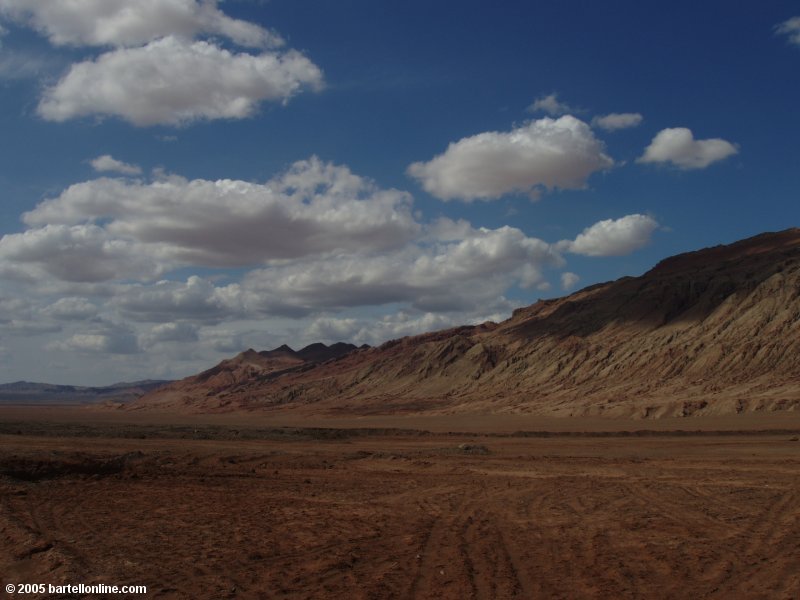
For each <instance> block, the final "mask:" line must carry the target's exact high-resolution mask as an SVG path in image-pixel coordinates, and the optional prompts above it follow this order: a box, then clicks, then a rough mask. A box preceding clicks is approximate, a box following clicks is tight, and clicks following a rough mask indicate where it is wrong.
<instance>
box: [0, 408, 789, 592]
mask: <svg viewBox="0 0 800 600" xmlns="http://www.w3.org/2000/svg"><path fill="white" fill-rule="evenodd" d="M0 416H2V415H0ZM639 424H640V425H641V422H639ZM0 425H3V426H4V427H5V428H4V429H3V431H5V432H6V433H3V434H0V574H2V583H3V584H4V585H5V584H7V583H53V584H58V583H92V582H98V583H99V582H103V583H107V584H118V585H123V584H140V585H147V586H148V594H147V596H146V597H148V598H354V599H358V598H365V599H366V598H453V599H456V598H458V599H461V598H526V599H527V598H648V599H649V598H726V599H728V598H770V599H775V598H777V599H781V598H786V599H790V598H798V597H800V441H796V434H793V433H791V432H790V433H787V432H781V433H772V434H763V433H750V434H730V433H729V434H727V435H719V434H716V435H715V434H713V433H705V434H698V433H696V434H693V435H667V434H664V433H662V434H659V435H638V436H637V435H626V436H608V435H605V436H598V437H591V436H574V435H573V436H570V435H561V436H555V437H547V438H535V437H514V436H508V435H504V436H497V435H486V434H481V435H470V436H466V435H452V434H451V435H448V434H446V433H428V434H422V433H417V434H414V433H408V432H406V433H399V432H392V431H390V430H377V429H376V430H373V431H372V432H371V433H367V432H364V431H353V430H345V429H338V430H337V429H327V430H311V429H291V430H289V429H287V430H278V429H271V430H270V429H268V428H263V429H260V430H255V429H253V430H246V429H235V428H232V427H230V426H228V425H225V426H214V425H209V424H204V425H200V424H196V423H195V424H192V425H189V426H183V427H182V426H178V425H174V424H165V423H162V424H160V425H159V424H155V425H153V424H151V425H144V424H130V425H128V426H126V427H123V428H120V426H112V425H111V424H109V423H104V422H99V421H98V422H96V423H94V425H92V426H91V427H89V426H86V427H84V428H83V429H81V428H79V427H77V426H76V425H75V424H74V423H72V424H64V425H54V424H42V423H34V422H32V421H28V422H19V423H10V422H9V421H8V420H6V421H2V420H0ZM9 431H14V432H15V431H18V432H19V433H8V432H9ZM34 431H35V432H37V433H39V434H42V435H35V436H34V435H30V433H31V432H34ZM114 436H116V437H114ZM120 436H124V437H120ZM204 437H205V438H210V439H197V438H204ZM142 438H143V439H142ZM180 438H186V439H180ZM465 443H466V444H471V445H472V446H473V447H471V448H470V447H467V448H460V447H459V446H460V445H461V444H465ZM482 447H485V448H486V449H487V450H488V453H483V448H482ZM4 585H3V587H4ZM14 597H23V596H19V595H17V596H14ZM24 597H27V598H33V597H36V596H35V595H26V596H24ZM39 597H42V596H39Z"/></svg>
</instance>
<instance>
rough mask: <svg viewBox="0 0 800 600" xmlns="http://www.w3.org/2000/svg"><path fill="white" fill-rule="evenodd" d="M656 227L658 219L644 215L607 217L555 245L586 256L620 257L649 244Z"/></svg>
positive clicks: (563, 249)
mask: <svg viewBox="0 0 800 600" xmlns="http://www.w3.org/2000/svg"><path fill="white" fill-rule="evenodd" d="M657 228H658V222H657V221H656V220H655V219H653V218H652V217H648V216H646V215H627V216H625V217H622V218H620V219H616V220H615V219H606V220H604V221H598V222H597V223H595V224H594V225H592V226H591V227H587V228H586V229H584V230H583V232H582V233H580V234H579V235H578V237H576V238H575V239H574V240H562V241H560V242H558V243H557V244H556V248H557V249H559V250H562V251H566V252H572V253H573V254H584V255H586V256H622V255H625V254H630V253H631V252H633V251H634V250H638V249H639V248H642V247H644V246H646V245H647V244H648V243H650V237H651V236H652V234H653V232H654V231H655V230H656V229H657ZM562 283H563V281H562Z"/></svg>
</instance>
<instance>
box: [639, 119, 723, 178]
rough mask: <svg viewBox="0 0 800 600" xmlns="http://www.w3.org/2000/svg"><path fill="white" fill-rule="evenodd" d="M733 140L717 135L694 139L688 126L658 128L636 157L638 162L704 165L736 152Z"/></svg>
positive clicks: (688, 166)
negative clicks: (705, 138) (717, 136)
mask: <svg viewBox="0 0 800 600" xmlns="http://www.w3.org/2000/svg"><path fill="white" fill-rule="evenodd" d="M737 152H738V149H737V148H736V146H735V145H734V144H732V143H731V142H728V141H726V140H723V139H720V138H712V139H707V140H696V139H694V135H693V134H692V131H691V130H690V129H687V128H685V127H675V128H671V129H662V130H661V131H659V132H658V133H657V134H656V136H655V137H654V138H653V141H652V142H650V145H649V146H648V147H647V148H645V151H644V154H643V155H642V156H641V157H639V158H638V159H637V162H640V163H672V164H673V165H675V166H676V167H678V168H679V169H684V170H689V169H704V168H706V167H707V166H709V165H710V164H712V163H715V162H718V161H720V160H724V159H726V158H728V157H729V156H731V155H733V154H736V153H737Z"/></svg>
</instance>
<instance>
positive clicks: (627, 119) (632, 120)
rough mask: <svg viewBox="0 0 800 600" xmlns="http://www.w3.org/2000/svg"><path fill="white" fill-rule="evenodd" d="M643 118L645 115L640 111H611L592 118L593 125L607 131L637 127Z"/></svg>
mask: <svg viewBox="0 0 800 600" xmlns="http://www.w3.org/2000/svg"><path fill="white" fill-rule="evenodd" d="M643 119H644V117H642V115H640V114H639V113H611V114H608V115H604V116H602V117H595V118H594V119H592V126H593V127H599V128H600V129H605V130H606V131H616V130H617V129H629V128H631V127H637V126H639V125H640V124H641V123H642V120H643Z"/></svg>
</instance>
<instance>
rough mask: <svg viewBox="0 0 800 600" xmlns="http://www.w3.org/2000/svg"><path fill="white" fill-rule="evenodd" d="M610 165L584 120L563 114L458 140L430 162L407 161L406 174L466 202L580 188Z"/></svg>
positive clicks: (439, 195) (446, 197)
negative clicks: (559, 116)
mask: <svg viewBox="0 0 800 600" xmlns="http://www.w3.org/2000/svg"><path fill="white" fill-rule="evenodd" d="M613 164H614V161H613V160H612V159H611V158H610V157H609V156H607V155H606V154H605V147H604V145H603V143H602V142H601V141H600V140H598V139H597V138H596V137H595V136H594V134H593V133H592V130H591V129H590V128H589V126H588V125H587V124H586V123H584V122H583V121H581V120H579V119H576V118H575V117H572V116H563V117H561V118H559V119H551V118H544V119H539V120H535V121H531V122H530V123H528V124H526V125H523V126H521V127H518V128H515V129H513V130H511V131H509V132H497V131H491V132H486V133H480V134H478V135H474V136H471V137H466V138H463V139H461V140H459V141H457V142H453V143H451V144H450V145H449V146H448V148H447V150H446V151H445V152H444V153H443V154H440V155H439V156H436V157H435V158H433V159H432V160H430V161H428V162H416V163H414V164H412V165H411V166H410V167H409V168H408V173H409V175H411V176H412V177H414V178H415V179H417V180H419V182H420V183H421V184H422V186H423V187H424V188H425V190H426V191H427V192H429V193H430V194H432V195H433V196H436V197H437V198H440V199H442V200H453V199H461V200H465V201H471V200H491V199H495V198H499V197H500V196H502V195H504V194H508V193H513V192H521V193H528V194H531V195H532V196H536V195H537V194H538V193H539V192H540V191H541V190H542V189H547V190H552V189H556V188H558V189H581V188H584V187H585V186H586V180H587V178H588V177H589V176H590V175H591V174H592V173H594V172H596V171H600V170H603V169H608V168H610V167H612V166H613Z"/></svg>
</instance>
